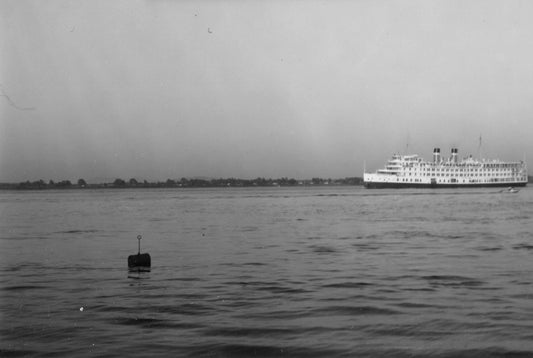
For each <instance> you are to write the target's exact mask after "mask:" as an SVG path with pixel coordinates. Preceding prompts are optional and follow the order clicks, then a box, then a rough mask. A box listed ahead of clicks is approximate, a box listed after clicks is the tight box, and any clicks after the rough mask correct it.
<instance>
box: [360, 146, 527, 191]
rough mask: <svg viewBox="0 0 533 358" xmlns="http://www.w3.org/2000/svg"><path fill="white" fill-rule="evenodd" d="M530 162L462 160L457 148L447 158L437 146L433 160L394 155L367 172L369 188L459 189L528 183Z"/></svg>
mask: <svg viewBox="0 0 533 358" xmlns="http://www.w3.org/2000/svg"><path fill="white" fill-rule="evenodd" d="M527 180H528V179H527V165H526V163H525V162H524V161H520V162H503V161H500V160H476V159H473V158H472V156H469V157H467V158H464V159H462V160H459V158H458V150H457V148H452V152H451V156H450V157H449V158H447V159H444V158H442V157H441V155H440V148H435V149H433V161H432V162H428V161H424V160H423V159H422V158H420V157H419V156H418V155H416V154H414V155H400V154H394V155H393V156H392V158H391V159H389V161H388V162H387V164H386V166H385V168H384V169H379V170H378V171H377V172H375V173H366V172H365V173H364V176H363V181H364V185H365V187H366V188H424V187H428V188H457V187H470V188H471V187H497V186H500V187H501V186H506V187H512V186H525V185H526V184H527Z"/></svg>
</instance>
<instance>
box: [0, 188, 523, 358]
mask: <svg viewBox="0 0 533 358" xmlns="http://www.w3.org/2000/svg"><path fill="white" fill-rule="evenodd" d="M0 227H1V231H0V315H1V316H0V322H1V331H0V356H2V357H14V356H17V357H18V356H31V357H50V356H54V357H56V356H65V357H66V356H68V357H72V356H76V357H96V356H106V357H123V356H133V357H146V356H151V357H155V356H164V357H166V356H180V357H278V356H286V357H428V356H432V357H462V356H468V357H515V356H516V357H531V356H533V189H531V188H528V187H526V188H523V189H521V190H520V192H519V193H517V194H508V193H502V192H499V189H497V190H494V189H476V190H469V189H463V190H447V189H437V190H432V189H427V190H426V189H422V190H411V189H404V190H386V189H383V190H366V189H364V188H362V187H315V188H250V189H232V188H227V189H174V190H171V189H159V190H158V189H136V190H129V189H125V190H112V189H107V190H72V191H70V190H64V191H27V192H22V191H21V192H15V191H4V192H0ZM138 234H141V235H143V239H142V240H141V245H142V248H141V251H142V252H148V253H150V255H151V258H152V268H151V271H150V272H140V273H139V272H128V269H127V257H128V255H130V254H135V253H137V243H138V242H137V239H136V237H137V235H138Z"/></svg>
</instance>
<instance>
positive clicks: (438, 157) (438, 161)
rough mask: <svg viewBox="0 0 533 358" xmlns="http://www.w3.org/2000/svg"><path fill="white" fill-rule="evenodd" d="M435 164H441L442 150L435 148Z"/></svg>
mask: <svg viewBox="0 0 533 358" xmlns="http://www.w3.org/2000/svg"><path fill="white" fill-rule="evenodd" d="M433 163H440V148H433Z"/></svg>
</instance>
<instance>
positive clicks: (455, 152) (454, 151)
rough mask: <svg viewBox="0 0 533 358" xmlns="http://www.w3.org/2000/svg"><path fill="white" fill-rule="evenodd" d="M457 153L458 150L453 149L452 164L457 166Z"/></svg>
mask: <svg viewBox="0 0 533 358" xmlns="http://www.w3.org/2000/svg"><path fill="white" fill-rule="evenodd" d="M457 153H458V150H457V148H452V162H453V163H455V164H457Z"/></svg>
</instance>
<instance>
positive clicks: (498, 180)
mask: <svg viewBox="0 0 533 358" xmlns="http://www.w3.org/2000/svg"><path fill="white" fill-rule="evenodd" d="M461 180H462V181H461ZM461 180H459V179H455V178H452V179H442V180H441V179H438V180H437V182H438V183H502V182H503V183H505V182H513V183H514V182H515V181H517V180H525V178H518V179H516V178H490V179H489V180H481V179H468V181H467V179H461ZM396 181H397V182H399V181H402V182H410V183H422V182H424V181H423V180H422V179H412V178H407V179H405V178H403V179H401V180H400V178H397V179H396Z"/></svg>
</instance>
